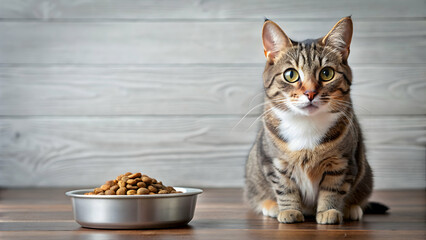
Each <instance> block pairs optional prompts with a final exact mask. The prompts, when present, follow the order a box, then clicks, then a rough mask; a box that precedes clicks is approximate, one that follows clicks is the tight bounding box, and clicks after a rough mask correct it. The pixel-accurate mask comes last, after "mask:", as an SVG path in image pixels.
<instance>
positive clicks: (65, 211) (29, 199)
mask: <svg viewBox="0 0 426 240" xmlns="http://www.w3.org/2000/svg"><path fill="white" fill-rule="evenodd" d="M67 190H69V189H56V188H53V189H52V188H49V189H34V188H32V189H1V190H0V214H1V216H2V219H0V238H1V239H4V240H8V239H13V240H16V239H18V240H20V239H29V238H31V239H35V240H38V239H43V240H44V239H141V238H149V239H178V238H185V239H249V240H250V239H265V238H267V239H286V238H290V239H343V238H350V239H362V240H364V239H371V240H376V239H386V240H391V239H410V240H411V239H413V240H417V239H424V236H425V234H426V232H425V228H424V227H425V215H424V214H419V213H424V212H425V210H426V209H425V199H426V196H425V191H423V190H417V191H413V190H410V191H375V192H373V195H372V198H371V200H372V201H378V202H381V203H384V204H386V205H388V206H389V207H390V213H389V214H383V215H365V218H364V220H363V221H362V222H345V223H344V224H342V225H329V226H327V225H317V224H316V223H315V222H314V219H312V218H309V217H308V218H306V222H304V223H300V224H279V223H278V222H277V221H276V219H273V218H268V217H263V216H261V215H260V214H256V213H254V212H253V211H251V210H250V209H249V207H248V206H247V205H246V204H244V203H243V200H242V190H241V189H239V188H229V189H223V188H221V189H209V188H204V193H203V194H201V195H199V198H198V201H197V206H196V210H195V216H194V218H193V220H192V221H191V222H190V223H189V225H188V226H184V227H181V228H174V229H157V230H149V229H148V230H114V231H111V230H95V229H85V228H81V227H79V225H78V224H77V223H76V222H74V220H73V215H72V208H71V204H70V200H69V198H68V197H66V196H65V194H64V192H65V191H67ZM24 213H25V214H24Z"/></svg>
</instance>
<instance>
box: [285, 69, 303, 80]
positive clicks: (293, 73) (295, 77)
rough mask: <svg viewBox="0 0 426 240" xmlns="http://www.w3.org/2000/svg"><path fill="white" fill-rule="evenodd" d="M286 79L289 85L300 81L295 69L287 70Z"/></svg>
mask: <svg viewBox="0 0 426 240" xmlns="http://www.w3.org/2000/svg"><path fill="white" fill-rule="evenodd" d="M284 79H285V80H286V81H287V82H289V83H294V82H296V81H297V80H299V73H298V72H297V71H296V70H295V69H293V68H290V69H287V70H286V71H285V72H284Z"/></svg>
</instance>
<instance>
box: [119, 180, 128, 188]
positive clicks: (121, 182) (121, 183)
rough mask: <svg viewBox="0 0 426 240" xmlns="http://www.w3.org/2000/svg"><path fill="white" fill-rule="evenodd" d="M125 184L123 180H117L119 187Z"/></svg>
mask: <svg viewBox="0 0 426 240" xmlns="http://www.w3.org/2000/svg"><path fill="white" fill-rule="evenodd" d="M126 185H127V184H126V182H124V181H123V180H120V181H118V186H119V187H125V186H126Z"/></svg>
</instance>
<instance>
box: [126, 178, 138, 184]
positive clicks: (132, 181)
mask: <svg viewBox="0 0 426 240" xmlns="http://www.w3.org/2000/svg"><path fill="white" fill-rule="evenodd" d="M127 184H130V185H135V184H136V180H135V179H129V180H127Z"/></svg>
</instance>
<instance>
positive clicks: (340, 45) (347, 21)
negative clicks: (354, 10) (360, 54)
mask: <svg viewBox="0 0 426 240" xmlns="http://www.w3.org/2000/svg"><path fill="white" fill-rule="evenodd" d="M352 32H353V25H352V19H351V17H350V16H349V17H345V18H342V19H340V21H338V22H337V23H336V25H334V27H333V28H332V29H331V30H330V32H328V33H327V35H325V37H323V38H322V39H321V43H322V44H324V45H325V46H332V47H335V48H337V49H338V50H339V51H340V52H341V53H342V57H343V60H344V61H346V60H347V59H348V57H349V48H350V45H351V40H352Z"/></svg>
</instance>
